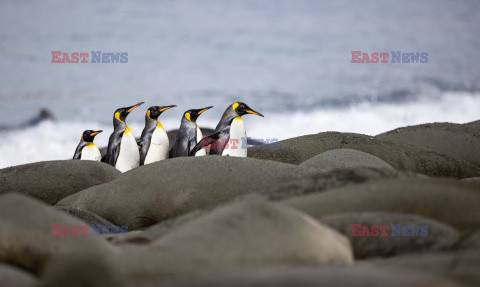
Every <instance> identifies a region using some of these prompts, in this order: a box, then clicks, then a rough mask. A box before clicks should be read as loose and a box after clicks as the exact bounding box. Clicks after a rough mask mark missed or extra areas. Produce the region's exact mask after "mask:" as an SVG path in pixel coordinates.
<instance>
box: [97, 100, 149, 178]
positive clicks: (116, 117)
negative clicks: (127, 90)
mask: <svg viewBox="0 0 480 287" xmlns="http://www.w3.org/2000/svg"><path fill="white" fill-rule="evenodd" d="M141 104H143V102H141V103H138V104H136V105H133V106H131V107H126V108H120V109H117V110H116V111H115V113H114V114H113V129H114V130H113V133H112V134H111V135H110V138H109V140H108V148H107V153H106V155H105V162H106V163H108V164H110V165H112V166H114V167H115V168H116V169H118V170H119V171H121V172H126V171H129V170H131V169H133V168H136V167H138V165H139V164H140V153H139V151H138V145H137V141H136V140H135V137H134V136H133V134H132V131H131V130H130V128H129V127H128V126H127V124H126V123H125V119H126V118H127V116H128V114H130V113H131V112H132V111H133V110H134V109H136V108H137V107H138V106H140V105H141Z"/></svg>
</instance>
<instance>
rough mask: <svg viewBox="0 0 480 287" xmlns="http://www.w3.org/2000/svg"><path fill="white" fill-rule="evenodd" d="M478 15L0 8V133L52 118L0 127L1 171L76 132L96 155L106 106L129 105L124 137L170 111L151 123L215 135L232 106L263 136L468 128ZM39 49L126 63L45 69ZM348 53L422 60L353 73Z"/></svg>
mask: <svg viewBox="0 0 480 287" xmlns="http://www.w3.org/2000/svg"><path fill="white" fill-rule="evenodd" d="M479 15H480V2H479V1H474V0H471V1H467V0H457V1H453V0H452V1H445V0H424V1H413V0H407V1H394V0H386V1H345V0H337V1H318V0H262V1H258V0H256V1H249V0H245V1H228V0H186V1H182V0H175V1H173V0H171V1H167V0H165V1H93V0H92V1H58V0H54V1H29V0H23V1H17V0H2V1H1V2H0V126H9V125H15V124H16V123H18V122H22V121H24V120H26V119H28V118H30V117H32V116H34V115H36V114H37V113H38V111H39V110H40V109H41V108H48V109H49V110H50V111H52V113H53V114H54V115H55V116H56V118H57V120H56V121H54V122H45V123H43V124H41V125H39V126H35V127H32V128H27V129H21V130H13V131H7V132H6V131H4V132H0V155H1V156H0V168H1V167H6V166H11V165H17V164H22V163H28V162H33V161H40V160H54V159H67V158H71V157H72V156H73V153H74V150H75V147H76V145H77V143H78V141H79V140H80V136H81V134H82V132H83V130H85V129H103V130H104V131H105V132H104V133H102V134H100V135H99V136H97V138H96V140H95V142H96V144H97V145H98V146H105V145H106V144H107V142H108V136H109V134H110V133H111V132H112V130H113V128H112V115H113V111H114V110H115V109H116V108H118V107H124V106H130V105H133V104H135V103H137V102H140V101H144V102H146V103H145V104H144V105H143V106H141V107H140V108H138V109H137V110H135V111H134V112H132V114H131V115H130V116H129V117H128V119H127V123H128V124H129V126H130V127H131V129H132V130H133V132H134V133H135V134H136V135H140V133H141V130H142V128H143V121H144V114H145V111H146V109H147V108H148V106H151V105H172V104H176V105H177V106H178V107H177V108H175V109H171V110H169V111H166V112H165V113H164V114H163V115H162V116H161V117H160V121H161V122H162V123H163V126H164V127H165V128H166V129H167V130H170V129H176V128H178V127H179V124H180V118H181V116H182V114H183V112H184V111H185V110H187V109H190V108H201V107H204V106H210V105H213V106H214V107H215V108H214V109H211V110H209V111H207V112H205V113H204V114H202V116H201V117H200V118H199V120H198V124H199V125H200V126H207V127H214V126H215V125H216V123H217V121H218V120H219V118H220V117H221V115H222V113H223V111H224V110H225V109H226V107H227V106H228V105H230V104H231V103H233V102H235V101H243V102H246V103H247V104H248V105H250V106H251V107H252V108H253V109H255V110H257V111H259V112H261V113H263V114H264V115H265V118H260V117H256V116H253V115H247V116H245V117H244V119H245V123H246V126H247V133H248V136H251V137H254V138H264V139H265V138H269V139H270V138H276V139H285V138H289V137H294V136H299V135H304V134H311V133H318V132H322V131H342V132H356V133H363V134H369V135H376V134H378V133H381V132H385V131H388V130H391V129H394V128H396V127H400V126H406V125H414V124H420V123H427V122H454V123H465V122H469V121H473V120H478V119H479V118H480V69H479V65H480V37H479V35H480V34H479V27H480V16H479ZM51 51H62V52H67V53H73V52H79V53H81V52H86V53H91V51H101V52H103V53H121V52H126V53H128V62H127V63H114V64H112V63H102V64H94V63H86V64H80V63H78V64H73V63H70V64H68V63H63V64H53V63H51V60H52V56H51ZM352 51H362V52H368V53H373V52H387V53H390V52H391V51H401V52H403V53H422V52H426V53H428V62H427V63H387V64H382V63H357V64H354V63H351V60H352V55H351V52H352ZM90 57H91V55H90ZM89 60H91V59H89ZM389 60H391V59H389Z"/></svg>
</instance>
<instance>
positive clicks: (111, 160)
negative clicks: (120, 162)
mask: <svg viewBox="0 0 480 287" xmlns="http://www.w3.org/2000/svg"><path fill="white" fill-rule="evenodd" d="M122 136H123V132H122V133H119V134H116V135H115V134H112V136H111V137H110V142H109V143H108V150H107V153H106V155H105V162H106V163H108V164H109V165H111V166H113V167H115V165H116V164H117V159H118V155H119V154H120V144H121V143H122Z"/></svg>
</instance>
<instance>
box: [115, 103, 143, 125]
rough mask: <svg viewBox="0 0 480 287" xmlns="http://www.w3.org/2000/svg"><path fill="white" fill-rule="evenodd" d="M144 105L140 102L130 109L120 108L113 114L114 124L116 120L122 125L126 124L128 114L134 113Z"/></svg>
mask: <svg viewBox="0 0 480 287" xmlns="http://www.w3.org/2000/svg"><path fill="white" fill-rule="evenodd" d="M141 104H143V102H140V103H138V104H136V105H133V106H130V107H125V108H119V109H117V110H116V111H115V113H114V114H113V122H114V123H115V120H117V121H120V122H122V123H125V119H126V118H127V116H128V114H129V113H130V112H131V111H133V110H134V109H136V108H138V106H140V105H141Z"/></svg>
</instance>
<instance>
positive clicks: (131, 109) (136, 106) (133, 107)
mask: <svg viewBox="0 0 480 287" xmlns="http://www.w3.org/2000/svg"><path fill="white" fill-rule="evenodd" d="M143 103H144V102H140V103H138V104H136V105H133V106H131V107H128V108H127V109H128V110H127V113H131V112H132V111H133V110H134V109H136V108H138V107H139V106H140V105H141V104H143Z"/></svg>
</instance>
